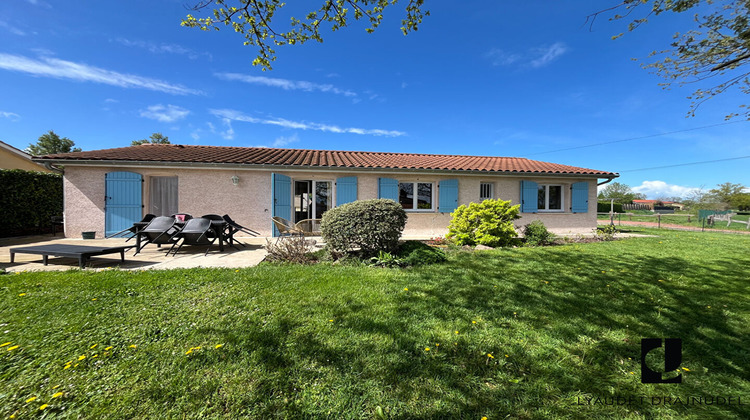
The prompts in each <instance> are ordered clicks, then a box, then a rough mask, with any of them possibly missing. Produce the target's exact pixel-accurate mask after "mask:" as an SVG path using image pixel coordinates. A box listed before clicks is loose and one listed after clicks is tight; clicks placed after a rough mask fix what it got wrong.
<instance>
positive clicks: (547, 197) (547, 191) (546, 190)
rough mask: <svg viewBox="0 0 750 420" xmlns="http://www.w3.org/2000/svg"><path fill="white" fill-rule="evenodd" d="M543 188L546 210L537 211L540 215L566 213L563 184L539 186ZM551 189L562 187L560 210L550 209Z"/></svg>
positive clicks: (538, 209)
mask: <svg viewBox="0 0 750 420" xmlns="http://www.w3.org/2000/svg"><path fill="white" fill-rule="evenodd" d="M542 187H544V208H543V209H542V208H537V211H538V212H540V213H564V212H565V186H564V185H562V184H537V188H542ZM549 187H560V208H559V209H552V210H550V209H549ZM537 191H538V189H537ZM537 194H538V192H537ZM537 202H538V200H537ZM537 206H538V204H537Z"/></svg>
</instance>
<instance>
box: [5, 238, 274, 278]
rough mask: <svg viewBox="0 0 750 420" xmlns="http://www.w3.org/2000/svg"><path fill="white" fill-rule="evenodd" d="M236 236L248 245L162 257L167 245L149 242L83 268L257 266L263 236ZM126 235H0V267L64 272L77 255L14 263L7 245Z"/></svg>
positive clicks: (20, 258)
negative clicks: (137, 249)
mask: <svg viewBox="0 0 750 420" xmlns="http://www.w3.org/2000/svg"><path fill="white" fill-rule="evenodd" d="M238 239H239V240H240V241H242V242H244V243H246V244H247V247H244V248H243V247H242V246H240V245H238V246H237V247H238V248H239V250H235V249H234V248H232V247H229V246H225V247H224V252H219V246H218V244H214V245H212V246H211V250H210V251H209V252H208V255H207V256H203V254H204V252H205V251H206V247H205V246H188V245H185V246H184V247H182V249H181V250H180V252H179V253H178V254H177V256H176V257H172V256H171V255H170V256H169V257H165V256H164V254H165V253H166V251H167V250H168V249H169V246H166V245H162V247H161V248H157V246H156V245H153V244H149V245H146V247H145V248H143V250H142V251H141V252H140V253H139V254H138V255H136V256H133V254H134V253H135V248H132V249H130V250H128V251H127V252H125V262H124V263H123V262H121V261H120V254H119V253H116V254H108V255H100V256H95V257H92V258H91V259H90V260H89V262H88V263H87V264H86V268H87V269H88V268H93V269H97V270H101V269H107V268H121V269H125V270H145V269H156V270H162V269H170V268H193V267H222V268H242V267H252V266H255V265H258V263H260V262H261V261H263V259H264V258H265V257H266V251H265V249H264V248H263V246H264V245H265V243H266V239H265V238H250V237H248V238H245V237H238ZM125 241H126V239H125V238H111V239H76V238H60V237H59V236H58V237H56V238H55V237H52V236H50V235H46V236H25V237H20V238H0V268H4V269H5V270H6V271H8V272H18V271H64V270H69V269H71V268H78V259H77V258H64V257H52V256H50V257H49V262H48V265H46V266H45V265H44V264H42V256H41V255H32V254H20V253H17V254H16V256H15V262H14V263H13V264H11V263H10V248H16V247H19V248H20V247H26V246H35V245H53V244H68V245H85V246H102V247H115V246H122V245H135V239H132V240H131V241H130V242H127V243H126V242H125Z"/></svg>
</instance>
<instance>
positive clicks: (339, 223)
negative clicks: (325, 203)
mask: <svg viewBox="0 0 750 420" xmlns="http://www.w3.org/2000/svg"><path fill="white" fill-rule="evenodd" d="M405 226H406V212H405V211H404V209H403V207H401V205H400V204H398V203H396V202H395V201H393V200H387V199H375V200H361V201H354V202H351V203H347V204H344V205H342V206H339V207H335V208H332V209H331V210H328V211H327V212H325V213H323V220H322V221H321V223H320V233H321V235H322V237H323V240H324V241H325V242H326V244H327V246H328V247H329V248H330V249H331V252H334V253H345V252H348V251H351V250H353V249H356V248H359V249H360V252H361V254H362V256H363V257H369V256H375V255H377V253H378V251H383V252H390V253H392V252H395V251H396V249H397V248H398V240H399V238H400V237H401V232H403V230H404V227H405Z"/></svg>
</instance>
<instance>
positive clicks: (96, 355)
mask: <svg viewBox="0 0 750 420" xmlns="http://www.w3.org/2000/svg"><path fill="white" fill-rule="evenodd" d="M97 357H99V355H98V354H95V355H93V356H91V358H92V359H96V358H97Z"/></svg>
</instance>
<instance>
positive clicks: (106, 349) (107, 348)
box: [104, 346, 112, 351]
mask: <svg viewBox="0 0 750 420" xmlns="http://www.w3.org/2000/svg"><path fill="white" fill-rule="evenodd" d="M110 350H112V346H109V347H105V348H104V351H110Z"/></svg>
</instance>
